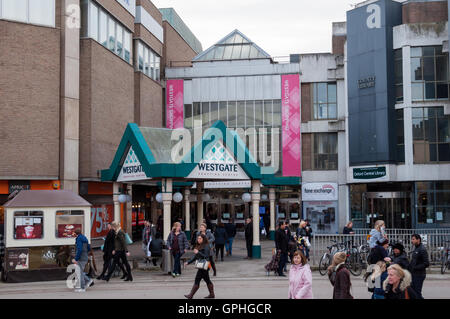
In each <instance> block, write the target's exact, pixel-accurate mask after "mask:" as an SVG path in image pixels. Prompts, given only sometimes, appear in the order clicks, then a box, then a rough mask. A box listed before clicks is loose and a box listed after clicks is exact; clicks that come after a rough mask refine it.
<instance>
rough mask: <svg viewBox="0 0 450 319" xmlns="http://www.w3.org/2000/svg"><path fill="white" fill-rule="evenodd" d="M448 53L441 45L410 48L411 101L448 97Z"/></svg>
mask: <svg viewBox="0 0 450 319" xmlns="http://www.w3.org/2000/svg"><path fill="white" fill-rule="evenodd" d="M448 91H449V67H448V53H444V52H442V46H430V47H412V48H411V93H412V100H413V101H425V100H440V99H448V97H449V93H448Z"/></svg>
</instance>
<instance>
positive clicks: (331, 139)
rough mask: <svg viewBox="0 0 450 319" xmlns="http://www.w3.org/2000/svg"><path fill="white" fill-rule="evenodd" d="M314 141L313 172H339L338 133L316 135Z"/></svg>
mask: <svg viewBox="0 0 450 319" xmlns="http://www.w3.org/2000/svg"><path fill="white" fill-rule="evenodd" d="M313 140H314V141H313V143H312V144H313V158H312V166H313V170H337V169H338V153H337V150H338V142H337V133H316V134H313Z"/></svg>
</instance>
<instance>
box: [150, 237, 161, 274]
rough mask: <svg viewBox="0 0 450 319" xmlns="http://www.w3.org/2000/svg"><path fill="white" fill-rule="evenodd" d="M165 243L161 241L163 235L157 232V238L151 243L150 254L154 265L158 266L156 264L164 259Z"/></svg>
mask: <svg viewBox="0 0 450 319" xmlns="http://www.w3.org/2000/svg"><path fill="white" fill-rule="evenodd" d="M163 246H164V241H163V240H162V239H161V233H159V232H157V233H156V234H155V238H154V239H153V240H152V241H151V242H150V247H149V248H150V252H151V254H152V262H153V265H154V266H156V262H157V260H158V259H159V258H162V251H163Z"/></svg>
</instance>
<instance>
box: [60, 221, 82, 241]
mask: <svg viewBox="0 0 450 319" xmlns="http://www.w3.org/2000/svg"><path fill="white" fill-rule="evenodd" d="M77 228H79V229H83V227H82V225H81V224H59V225H58V238H76V237H77V235H76V234H75V229H77Z"/></svg>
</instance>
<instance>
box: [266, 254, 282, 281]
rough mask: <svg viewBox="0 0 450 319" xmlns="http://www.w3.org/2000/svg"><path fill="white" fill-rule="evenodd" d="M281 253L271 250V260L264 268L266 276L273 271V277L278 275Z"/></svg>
mask: <svg viewBox="0 0 450 319" xmlns="http://www.w3.org/2000/svg"><path fill="white" fill-rule="evenodd" d="M280 257H281V251H276V250H275V249H273V250H272V259H271V260H270V262H269V263H268V264H267V265H265V266H264V268H265V269H266V274H267V276H269V275H270V272H271V271H273V272H274V273H275V275H277V274H278V264H279V263H280Z"/></svg>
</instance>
